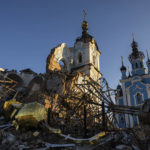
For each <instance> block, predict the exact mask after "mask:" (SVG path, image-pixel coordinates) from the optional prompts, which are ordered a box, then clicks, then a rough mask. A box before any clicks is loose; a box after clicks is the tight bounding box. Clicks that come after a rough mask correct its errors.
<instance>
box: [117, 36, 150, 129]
mask: <svg viewBox="0 0 150 150" xmlns="http://www.w3.org/2000/svg"><path fill="white" fill-rule="evenodd" d="M131 46H132V52H131V54H130V55H129V57H128V59H129V61H130V63H131V66H132V72H131V74H130V72H129V74H128V75H127V74H126V71H127V69H126V67H125V66H124V63H123V59H122V66H121V68H120V71H121V74H122V78H121V80H120V83H121V85H118V86H117V94H116V104H118V105H125V106H140V105H142V104H143V103H144V102H145V101H146V100H147V99H149V98H150V59H149V55H148V52H147V62H146V64H147V68H148V70H146V68H145V67H144V58H145V56H144V53H143V52H141V51H139V49H138V44H137V42H136V41H135V40H134V38H133V41H132V44H131ZM117 119H118V122H119V126H120V127H121V128H126V127H128V128H132V127H134V126H136V125H138V124H139V119H138V116H136V115H130V114H118V115H117Z"/></svg>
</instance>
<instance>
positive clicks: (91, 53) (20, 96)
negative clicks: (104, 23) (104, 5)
mask: <svg viewBox="0 0 150 150" xmlns="http://www.w3.org/2000/svg"><path fill="white" fill-rule="evenodd" d="M132 50H133V52H132V54H131V55H130V57H129V60H130V62H131V64H132V76H131V75H130V74H129V76H127V75H126V67H125V66H124V64H123V61H122V67H121V69H120V70H121V73H122V79H121V80H120V82H121V84H122V86H120V85H118V87H117V89H116V90H114V89H111V88H110V87H109V84H108V82H107V81H106V79H105V78H104V77H103V76H102V74H101V72H100V55H101V52H100V50H99V48H98V45H97V43H96V41H95V40H94V38H93V37H92V36H91V35H90V34H89V33H88V22H87V21H86V20H85V19H84V20H83V22H82V35H81V37H78V38H77V39H76V41H75V44H74V46H73V47H68V46H67V45H66V44H65V43H62V44H60V45H59V46H57V47H55V48H53V49H52V50H51V51H50V54H49V55H48V57H47V60H46V72H45V73H43V74H41V73H40V74H37V73H35V72H33V71H32V70H31V69H24V70H21V71H20V72H17V71H16V70H5V69H2V68H0V129H1V130H0V139H6V136H5V135H4V131H6V133H5V134H7V135H9V134H10V132H11V133H12V132H14V134H15V135H16V137H17V138H18V139H19V136H18V135H17V132H21V134H22V131H32V130H33V129H36V130H37V129H38V132H37V131H36V132H34V133H33V135H34V136H35V137H36V138H37V137H38V135H39V134H40V136H39V137H40V138H41V139H40V144H41V143H42V144H43V145H44V146H45V147H47V148H49V147H51V146H56V147H58V146H59V147H65V146H68V147H75V146H77V147H80V148H81V147H82V146H89V149H94V147H99V148H100V147H101V148H104V149H105V147H108V146H109V149H111V148H114V147H115V146H117V144H118V143H119V144H122V143H123V144H125V145H124V146H125V147H128V148H130V147H132V148H133V149H134V147H135V146H134V145H133V146H132V143H134V144H135V145H136V147H140V146H141V145H138V144H137V143H138V142H139V141H142V142H143V141H148V140H149V139H150V137H149V134H147V133H149V127H148V128H141V130H140V131H139V129H138V128H137V129H135V130H136V132H137V133H138V135H137V138H138V140H139V141H138V142H137V138H135V137H134V136H133V134H132V132H133V129H134V126H136V125H139V124H140V125H143V126H144V125H148V126H149V124H150V122H149V120H150V119H149V116H150V115H149V112H150V101H149V100H148V99H149V95H150V92H149V87H150V85H149V79H150V77H149V72H150V71H148V73H147V74H146V72H145V68H144V64H143V61H144V54H143V53H142V52H140V51H139V50H138V48H137V43H136V42H135V41H134V40H133V43H132ZM149 62H150V61H149V58H148V61H147V65H148V68H149V66H150V65H149V64H150V63H149ZM113 96H114V97H115V100H116V104H115V103H114V97H113ZM10 122H11V123H10ZM1 123H4V124H1ZM123 128H124V131H125V132H124V131H122V129H123ZM127 128H131V131H129V130H127ZM7 129H8V131H7ZM40 129H42V132H41V130H40ZM145 129H146V130H145ZM43 131H45V132H43ZM145 131H146V132H145ZM147 131H148V132H147ZM139 132H140V133H139ZM49 133H50V134H49ZM141 133H142V134H143V135H145V137H144V138H143V137H142V138H141ZM27 134H28V132H27ZM39 137H38V138H39ZM116 137H119V138H117V139H116ZM21 138H22V139H20V141H19V142H20V143H21V145H23V147H25V142H24V141H27V140H28V138H27V139H26V140H25V139H23V138H24V137H21ZM129 139H130V141H128V140H129ZM7 140H8V141H9V139H7ZM30 140H31V141H33V140H34V138H33V137H32V136H31V138H30ZM4 141H5V140H4ZM45 141H46V142H45ZM114 141H117V142H114ZM0 142H1V141H0ZM17 142H18V141H17V140H16V143H17ZM48 142H51V143H54V145H53V144H50V143H48ZM70 142H71V143H73V144H68V143H70ZM10 143H11V142H10ZM59 143H63V144H64V145H61V144H60V145H59ZM112 143H113V144H114V145H112ZM26 144H27V145H26V147H27V148H33V147H32V144H31V145H30V141H28V142H26ZM55 144H56V145H55ZM67 144H68V145H67ZM13 146H14V147H15V146H16V145H15V144H14V145H13ZM19 146H20V145H19V144H18V147H19ZM144 146H145V147H147V146H149V144H147V143H144V144H143V145H142V147H144ZM5 147H7V142H3V143H2V145H1V146H0V148H2V149H3V148H5ZM35 147H40V148H41V145H40V146H39V145H37V143H34V148H35ZM80 148H79V149H80Z"/></svg>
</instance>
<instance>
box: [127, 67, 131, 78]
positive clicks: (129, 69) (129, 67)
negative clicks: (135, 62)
mask: <svg viewBox="0 0 150 150" xmlns="http://www.w3.org/2000/svg"><path fill="white" fill-rule="evenodd" d="M128 74H129V76H128V77H131V74H130V67H129V66H128Z"/></svg>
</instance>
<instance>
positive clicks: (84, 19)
mask: <svg viewBox="0 0 150 150" xmlns="http://www.w3.org/2000/svg"><path fill="white" fill-rule="evenodd" d="M83 15H84V18H83V22H82V30H83V32H84V34H87V31H88V22H87V21H86V15H87V13H86V11H85V10H83Z"/></svg>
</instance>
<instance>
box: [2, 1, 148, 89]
mask: <svg viewBox="0 0 150 150" xmlns="http://www.w3.org/2000/svg"><path fill="white" fill-rule="evenodd" d="M83 9H85V10H86V11H87V21H88V23H89V33H90V34H91V35H92V36H94V38H95V40H96V41H97V43H98V46H99V49H100V51H101V52H102V54H101V57H100V66H101V72H102V74H103V76H104V77H105V78H106V79H107V80H108V82H109V84H110V86H111V87H112V88H115V87H116V86H117V84H118V82H119V79H120V78H121V73H120V66H121V58H120V57H121V56H123V57H124V64H125V65H126V66H128V65H130V63H129V61H128V55H129V54H130V53H131V46H130V45H131V42H132V32H133V33H134V35H135V40H136V41H137V42H138V44H139V49H140V50H141V51H143V52H144V53H145V49H146V48H147V49H148V50H149V52H150V0H0V67H2V68H5V69H6V68H7V69H9V70H10V69H16V70H18V71H19V70H22V69H25V68H31V69H32V70H33V71H35V72H37V73H43V72H45V66H46V58H47V56H48V54H49V53H50V50H51V49H52V48H53V47H56V46H57V45H58V44H60V43H62V42H65V43H66V44H67V45H68V46H69V47H71V46H73V45H74V42H75V39H76V38H77V37H78V36H80V35H81V32H82V31H81V22H82V20H83V13H82V10H83ZM130 68H131V67H130Z"/></svg>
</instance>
